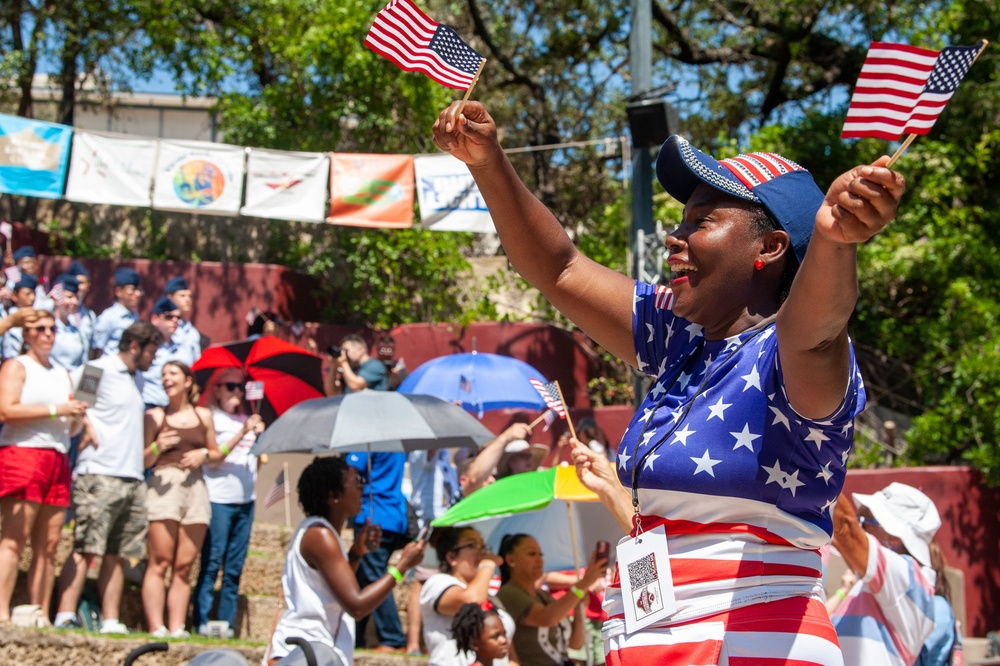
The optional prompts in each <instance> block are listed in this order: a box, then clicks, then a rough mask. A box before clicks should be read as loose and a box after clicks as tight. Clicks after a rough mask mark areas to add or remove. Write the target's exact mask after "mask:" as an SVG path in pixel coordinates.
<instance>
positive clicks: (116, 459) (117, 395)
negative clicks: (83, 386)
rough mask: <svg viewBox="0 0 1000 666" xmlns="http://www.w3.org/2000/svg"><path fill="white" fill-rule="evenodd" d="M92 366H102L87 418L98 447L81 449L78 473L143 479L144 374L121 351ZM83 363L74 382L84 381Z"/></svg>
mask: <svg viewBox="0 0 1000 666" xmlns="http://www.w3.org/2000/svg"><path fill="white" fill-rule="evenodd" d="M89 365H93V366H96V367H98V368H101V369H102V370H103V371H104V372H103V373H102V374H101V381H100V383H99V384H98V386H97V401H96V402H95V403H94V405H93V406H92V407H88V408H87V418H88V419H89V420H90V424H91V426H92V427H93V428H94V432H95V433H96V434H97V446H96V447H95V446H88V447H87V448H85V449H83V450H82V451H80V457H79V458H78V459H77V463H76V468H75V469H74V470H73V472H74V473H75V474H103V475H105V476H117V477H121V478H125V479H142V478H143V476H142V471H143V462H142V450H143V448H144V447H145V444H144V442H143V441H142V439H143V436H144V434H143V425H144V418H145V403H144V402H143V401H142V391H141V389H140V386H139V382H141V381H142V377H140V376H139V375H136V374H134V373H132V372H129V369H128V368H127V367H126V366H125V362H124V361H122V359H121V357H120V356H118V354H108V355H105V356H102V357H100V358H99V359H97V360H96V361H89ZM85 367H86V366H81V367H79V368H77V369H76V370H74V371H73V373H72V377H73V385H74V386H76V385H77V384H79V383H80V377H81V376H82V375H83V369H84V368H85Z"/></svg>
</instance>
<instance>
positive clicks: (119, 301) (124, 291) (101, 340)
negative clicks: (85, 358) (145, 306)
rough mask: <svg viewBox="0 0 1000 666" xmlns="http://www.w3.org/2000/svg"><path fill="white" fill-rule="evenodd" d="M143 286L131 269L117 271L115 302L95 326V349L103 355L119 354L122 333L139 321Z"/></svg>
mask: <svg viewBox="0 0 1000 666" xmlns="http://www.w3.org/2000/svg"><path fill="white" fill-rule="evenodd" d="M140 300H142V284H141V283H140V282H139V274H138V273H136V272H135V271H134V270H132V269H131V268H119V269H118V270H116V271H115V302H114V304H113V305H112V306H111V307H109V308H108V309H107V310H105V311H104V312H102V313H101V314H100V316H99V317H98V318H97V323H96V324H95V325H94V337H93V342H94V346H93V348H94V349H95V350H96V351H98V352H100V353H103V354H117V353H118V341H119V340H121V338H122V331H124V330H125V329H126V328H128V327H129V326H131V325H132V324H134V323H135V322H137V321H139V301H140Z"/></svg>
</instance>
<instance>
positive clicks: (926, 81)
mask: <svg viewBox="0 0 1000 666" xmlns="http://www.w3.org/2000/svg"><path fill="white" fill-rule="evenodd" d="M986 44H987V42H986V41H985V40H983V41H980V42H979V43H978V44H976V45H975V46H949V47H947V48H945V49H942V50H941V51H933V50H931V49H924V48H919V47H915V46H909V45H907V44H893V43H891V42H872V44H871V46H870V47H869V49H868V55H867V56H866V57H865V62H864V65H862V67H861V74H860V76H859V77H858V83H857V85H856V86H855V88H854V95H852V97H851V106H850V108H849V109H848V110H847V118H846V120H845V121H844V130H843V132H842V133H841V136H842V137H843V138H845V139H850V138H857V137H875V138H880V139H888V140H890V141H895V140H896V139H899V138H900V137H901V136H903V135H904V134H917V135H919V134H927V133H928V132H930V130H931V128H932V127H933V126H934V122H935V121H936V120H937V119H938V116H939V115H941V112H942V111H944V107H945V105H946V104H947V103H948V100H950V99H951V96H952V95H953V94H954V93H955V91H956V90H958V86H959V84H961V83H962V78H963V77H964V76H965V74H966V72H968V71H969V68H970V67H971V66H972V63H973V62H975V60H976V57H978V55H979V53H980V52H982V50H983V49H984V48H986Z"/></svg>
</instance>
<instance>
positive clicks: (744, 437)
mask: <svg viewBox="0 0 1000 666" xmlns="http://www.w3.org/2000/svg"><path fill="white" fill-rule="evenodd" d="M729 434H730V435H732V436H733V437H735V438H736V445H735V446H733V451H735V450H736V449H738V448H740V447H741V446H745V447H746V448H748V449H750V452H751V453H753V441H754V440H755V439H760V438H761V435H755V434H754V433H752V432H750V424H749V423H747V424H746V425H744V426H743V430H741V431H740V432H731V433H729Z"/></svg>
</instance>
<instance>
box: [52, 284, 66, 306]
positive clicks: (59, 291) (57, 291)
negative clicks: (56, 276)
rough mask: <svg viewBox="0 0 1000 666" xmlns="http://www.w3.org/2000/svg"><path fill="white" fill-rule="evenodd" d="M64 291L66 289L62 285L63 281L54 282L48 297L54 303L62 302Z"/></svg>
mask: <svg viewBox="0 0 1000 666" xmlns="http://www.w3.org/2000/svg"><path fill="white" fill-rule="evenodd" d="M65 292H66V289H65V288H64V287H63V283H62V282H56V286H54V287H52V291H50V292H49V298H51V299H52V300H53V301H54V302H55V303H56V304H59V303H62V297H63V294H64V293H65Z"/></svg>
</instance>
